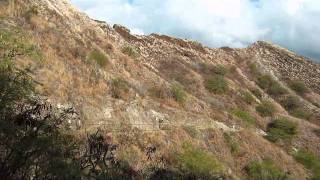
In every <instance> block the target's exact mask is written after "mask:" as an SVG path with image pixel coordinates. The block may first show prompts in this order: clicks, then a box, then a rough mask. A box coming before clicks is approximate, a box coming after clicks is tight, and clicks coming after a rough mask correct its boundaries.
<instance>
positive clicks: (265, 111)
mask: <svg viewBox="0 0 320 180" xmlns="http://www.w3.org/2000/svg"><path fill="white" fill-rule="evenodd" d="M256 111H257V112H258V113H259V114H260V116H262V117H267V116H273V115H274V113H275V112H276V108H275V106H274V105H273V103H272V102H270V101H263V102H262V103H261V104H260V105H258V106H257V107H256Z"/></svg>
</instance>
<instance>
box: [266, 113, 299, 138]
mask: <svg viewBox="0 0 320 180" xmlns="http://www.w3.org/2000/svg"><path fill="white" fill-rule="evenodd" d="M267 134H268V135H267V136H266V138H267V139H268V140H270V141H271V142H277V141H279V140H282V141H284V142H287V141H291V139H292V138H293V137H294V136H295V135H296V134H298V131H297V125H296V124H295V123H293V122H291V121H289V120H288V119H286V118H279V119H276V120H274V121H273V122H271V123H270V124H269V125H268V128H267Z"/></svg>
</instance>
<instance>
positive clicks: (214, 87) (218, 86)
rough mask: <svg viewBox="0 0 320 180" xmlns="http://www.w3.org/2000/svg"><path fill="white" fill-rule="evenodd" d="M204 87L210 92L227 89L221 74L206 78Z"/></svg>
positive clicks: (222, 91)
mask: <svg viewBox="0 0 320 180" xmlns="http://www.w3.org/2000/svg"><path fill="white" fill-rule="evenodd" d="M206 88H207V89H208V90H209V91H210V92H214V93H218V94H221V93H224V92H226V91H227V90H228V82H227V81H226V80H225V78H224V77H223V76H221V75H215V76H212V77H211V78H209V79H208V80H207V82H206Z"/></svg>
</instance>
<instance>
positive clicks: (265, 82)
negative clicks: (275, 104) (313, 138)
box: [257, 75, 288, 97]
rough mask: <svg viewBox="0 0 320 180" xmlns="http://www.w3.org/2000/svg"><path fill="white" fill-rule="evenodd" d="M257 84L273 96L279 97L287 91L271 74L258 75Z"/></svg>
mask: <svg viewBox="0 0 320 180" xmlns="http://www.w3.org/2000/svg"><path fill="white" fill-rule="evenodd" d="M257 84H258V85H259V86H260V87H261V88H262V89H264V90H265V91H266V92H267V93H268V94H270V95H271V96H274V97H279V96H281V95H284V94H286V93H287V92H288V91H287V90H286V89H285V88H284V87H283V86H282V85H281V84H280V83H278V82H277V81H276V80H274V79H273V78H272V77H271V75H259V76H258V78H257Z"/></svg>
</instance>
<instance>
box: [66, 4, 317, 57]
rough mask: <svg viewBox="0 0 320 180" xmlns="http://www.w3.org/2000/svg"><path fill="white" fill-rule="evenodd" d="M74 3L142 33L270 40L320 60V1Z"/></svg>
mask: <svg viewBox="0 0 320 180" xmlns="http://www.w3.org/2000/svg"><path fill="white" fill-rule="evenodd" d="M71 1H72V2H73V3H74V4H75V5H77V6H78V7H79V8H81V9H82V10H84V11H85V12H86V13H88V14H89V15H90V16H91V17H93V18H96V19H100V20H105V21H107V22H108V23H110V24H114V23H117V24H123V25H125V26H127V27H128V28H130V29H131V30H132V31H133V33H136V34H149V33H153V32H155V33H161V34H168V35H173V36H177V37H181V38H189V39H194V40H198V41H200V42H203V43H204V44H206V45H208V46H211V47H220V46H232V47H244V46H247V45H248V44H250V43H253V42H254V41H257V40H268V41H273V42H275V43H278V44H280V45H282V46H285V47H287V48H289V49H291V50H294V51H297V52H298V53H301V54H303V55H306V56H312V57H315V58H318V59H320V52H319V51H318V50H319V49H320V36H319V34H320V23H318V21H319V19H320V1H319V0H188V1H186V0H71Z"/></svg>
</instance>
